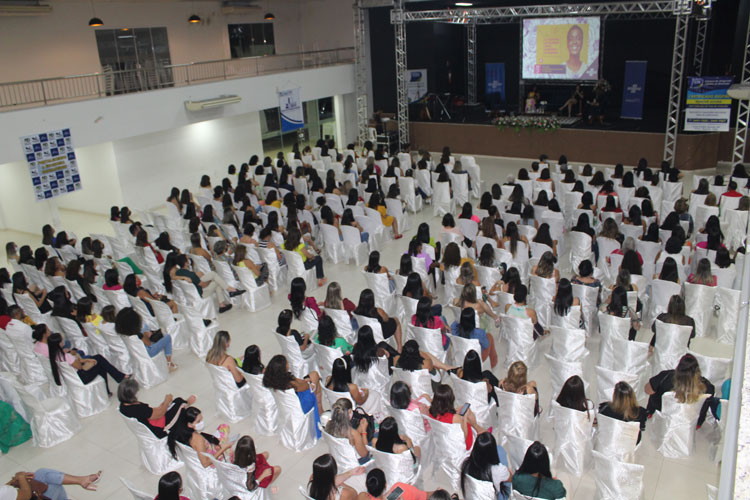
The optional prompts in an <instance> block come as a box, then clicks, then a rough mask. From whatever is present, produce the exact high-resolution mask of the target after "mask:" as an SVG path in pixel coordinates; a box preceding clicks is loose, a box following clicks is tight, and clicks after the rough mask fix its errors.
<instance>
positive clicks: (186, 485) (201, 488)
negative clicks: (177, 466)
mask: <svg viewBox="0 0 750 500" xmlns="http://www.w3.org/2000/svg"><path fill="white" fill-rule="evenodd" d="M175 447H176V451H175V454H176V455H177V459H178V460H179V461H180V462H182V463H184V464H185V474H182V489H183V493H184V494H185V496H187V497H188V498H190V499H196V500H213V499H214V498H217V497H219V496H220V495H221V485H220V484H219V476H218V474H217V473H216V469H215V468H213V467H203V465H202V464H201V462H200V460H199V459H198V453H197V452H196V451H195V450H194V449H193V448H191V447H190V446H185V445H184V444H182V443H179V442H178V443H175Z"/></svg>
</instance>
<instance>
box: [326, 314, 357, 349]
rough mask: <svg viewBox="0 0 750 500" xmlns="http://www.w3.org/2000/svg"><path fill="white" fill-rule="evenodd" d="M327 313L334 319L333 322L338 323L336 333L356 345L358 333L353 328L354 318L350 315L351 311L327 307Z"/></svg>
mask: <svg viewBox="0 0 750 500" xmlns="http://www.w3.org/2000/svg"><path fill="white" fill-rule="evenodd" d="M325 314H326V316H329V317H330V318H331V319H332V320H333V323H334V324H335V325H336V333H337V334H338V335H339V337H343V338H344V340H346V341H347V342H349V343H350V344H351V345H354V343H355V342H356V341H357V333H356V332H355V331H354V329H353V328H352V320H351V318H350V317H349V313H348V312H346V311H345V310H344V309H331V308H325Z"/></svg>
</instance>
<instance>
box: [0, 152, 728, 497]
mask: <svg viewBox="0 0 750 500" xmlns="http://www.w3.org/2000/svg"><path fill="white" fill-rule="evenodd" d="M477 163H478V164H479V165H480V166H481V167H482V176H483V178H484V180H485V182H486V183H487V188H489V186H490V185H491V184H492V183H493V182H504V181H505V178H506V176H507V174H509V173H513V172H515V171H516V170H517V169H518V168H520V167H526V166H527V165H528V164H529V161H528V160H518V159H507V158H494V157H493V158H487V157H477ZM691 177H692V176H691V175H690V174H688V175H687V176H686V179H685V183H686V185H687V186H691V185H692V184H691V183H692V180H691ZM430 214H431V210H430V209H429V207H428V209H427V210H424V211H423V212H421V213H420V214H418V215H417V216H415V217H412V230H411V231H408V232H406V238H404V239H402V240H399V241H396V242H392V243H390V244H388V245H386V246H385V248H384V249H383V251H382V252H381V253H382V255H383V256H382V262H383V263H384V264H385V265H387V266H388V267H389V268H391V269H393V268H396V267H397V264H398V258H399V256H400V254H401V253H402V252H404V251H405V250H406V246H407V242H408V241H409V238H410V237H411V236H412V235H413V234H414V232H415V229H416V227H417V225H418V223H420V222H423V221H426V222H428V223H430V226H431V228H432V231H433V232H434V233H435V234H436V231H437V230H438V229H439V219H437V218H433V217H431V215H430ZM61 218H62V221H63V226H64V227H66V228H68V229H70V230H73V231H74V232H76V233H77V234H78V235H79V237H82V236H83V235H86V234H88V233H92V232H93V233H105V234H112V229H111V227H110V226H109V224H108V222H107V220H106V218H105V217H103V216H96V215H91V214H85V213H81V212H71V211H62V212H61ZM40 230H41V228H29V233H19V232H10V231H2V232H0V242H2V243H3V245H0V252H4V243H5V242H7V241H9V240H13V241H16V242H17V243H18V244H19V246H20V245H22V244H31V245H32V246H33V247H36V246H38V245H39V242H40V237H39V236H37V235H38V234H39V232H40ZM2 257H3V258H2V259H0V262H4V253H3V254H2ZM325 269H326V275H327V277H328V279H329V281H338V282H339V283H341V284H342V286H343V289H344V292H345V295H346V296H347V297H349V298H350V299H353V300H355V301H356V300H357V298H358V297H359V292H360V290H361V289H362V288H364V286H365V282H364V278H363V276H362V275H361V272H360V269H357V268H355V266H354V265H343V264H342V265H336V266H334V265H329V264H326V266H325ZM324 292H325V290H324V289H318V290H315V291H314V292H312V295H313V296H315V297H316V298H317V299H319V300H322V299H323V294H324ZM287 304H288V303H287V300H286V297H285V294H282V293H278V294H276V296H275V297H274V298H273V304H272V306H271V307H270V308H268V309H266V310H264V311H262V312H259V313H255V314H253V313H248V312H245V311H241V310H237V309H234V310H232V311H230V312H228V313H226V314H224V315H222V316H221V317H220V324H221V327H222V329H225V330H228V331H229V332H230V333H231V335H232V346H231V351H232V353H233V354H234V355H240V354H241V353H242V352H243V351H244V348H245V347H246V346H247V345H249V344H253V343H254V344H257V345H258V346H260V348H261V350H262V351H263V359H264V360H266V361H267V360H268V359H270V357H271V356H272V355H274V354H276V353H279V352H280V349H279V346H278V345H277V343H276V341H275V340H274V339H273V337H272V336H271V335H270V333H271V331H272V330H273V329H274V328H275V325H276V316H277V314H278V312H279V310H281V309H282V308H284V307H286V306H287ZM494 333H495V334H496V331H495V332H494ZM649 335H650V334H649V333H647V332H645V331H642V332H640V334H639V340H648V338H649ZM694 346H695V349H696V350H699V351H701V352H706V353H707V354H708V353H711V352H716V350H717V349H719V348H718V347H717V346H716V345H715V343H713V342H710V341H700V340H699V341H696V343H695V344H694ZM587 347H588V348H589V350H590V351H591V352H592V353H597V352H598V338H597V337H596V336H595V337H592V338H591V339H590V340H589V341H588V342H587ZM498 349H499V351H500V359H502V358H503V356H504V346H503V345H502V342H499V343H498ZM594 357H596V356H594V355H592V356H590V357H589V359H588V360H587V362H586V364H585V375H586V378H587V380H588V381H589V383H590V387H591V389H590V393H591V394H594V391H595V384H596V377H595V376H594V370H593V367H594V365H595V364H596V363H595V360H594V359H592V358H594ZM175 361H176V362H177V363H178V364H179V365H180V368H179V370H178V371H177V372H175V373H173V374H172V375H171V376H170V379H169V381H168V382H167V383H164V384H162V385H160V386H158V387H156V388H154V389H151V390H143V391H142V393H141V394H140V397H141V399H142V400H143V401H146V402H149V403H151V404H158V403H159V402H160V401H161V399H162V398H163V397H164V394H166V393H172V394H174V395H175V396H182V397H185V398H186V397H187V396H189V395H190V394H195V395H196V396H198V401H197V403H196V406H198V407H199V408H201V410H202V411H203V414H204V415H205V418H206V420H207V428H208V429H210V428H215V426H216V425H218V424H220V423H222V422H221V421H220V419H219V418H218V417H217V414H216V409H215V404H214V400H213V390H212V385H211V381H210V379H209V377H208V374H207V372H206V369H205V367H204V366H203V361H202V360H199V359H197V358H196V357H195V356H194V355H193V354H192V352H190V351H181V352H177V353H176V354H175ZM496 374H497V375H498V376H499V377H501V378H502V377H503V374H501V373H499V370H496ZM531 378H533V379H534V380H536V381H537V384H538V386H539V392H540V394H541V404H542V406H543V407H545V408H548V407H549V401H550V398H551V397H552V395H551V394H550V380H549V372H548V369H547V366H546V365H545V364H544V363H542V364H541V365H540V366H539V367H538V368H536V369H535V370H533V371H532V372H531ZM83 426H84V429H83V431H82V432H80V433H79V434H78V435H76V436H75V437H74V438H73V439H71V440H69V441H67V442H65V443H63V444H61V445H58V446H56V447H54V448H52V449H48V450H42V449H39V448H34V447H33V446H31V443H30V442H28V443H25V444H23V445H21V446H18V447H16V448H13V449H11V451H10V452H9V453H8V454H7V455H4V456H0V477H7V476H10V475H11V474H12V473H14V472H15V471H18V470H34V469H36V468H39V467H51V468H56V469H61V470H64V471H66V472H69V473H72V474H85V473H92V472H95V471H97V470H100V469H101V470H103V471H104V475H103V478H102V480H101V483H100V485H99V490H98V491H97V492H95V493H92V492H87V491H83V490H81V489H79V488H76V489H74V488H69V494H70V495H71V497H72V498H76V499H94V498H97V499H98V498H113V499H127V498H130V496H129V493H128V492H127V490H126V489H125V488H124V487H123V486H122V483H121V482H120V481H119V479H118V478H119V477H123V478H126V479H128V480H130V481H132V482H133V483H134V484H135V485H136V486H138V487H139V488H140V489H142V490H143V491H146V492H151V493H154V494H155V492H156V486H157V482H158V477H157V476H153V475H151V474H150V473H148V472H147V471H146V470H145V469H144V468H143V467H142V466H141V464H140V459H139V454H138V448H137V446H136V442H135V439H134V438H133V436H132V435H131V434H130V432H129V431H128V430H127V429H126V427H125V425H124V423H123V422H122V420H121V418H120V416H119V415H118V412H117V407H116V404H115V401H113V402H112V404H111V405H110V408H109V409H108V410H107V411H105V412H104V413H102V414H100V415H97V416H94V417H90V418H87V419H84V420H83ZM650 432H651V429H647V431H646V433H645V435H644V439H643V442H642V444H641V446H640V448H639V450H638V452H637V453H636V461H637V462H638V463H640V464H643V465H645V466H646V475H645V496H644V498H645V499H646V500H660V499H665V500H666V499H669V500H672V499H682V498H703V497H704V495H705V493H704V492H705V485H706V483H709V484H714V485H716V484H718V477H719V467H717V466H716V465H714V464H713V463H711V462H710V461H709V459H708V445H707V441H706V438H705V436H704V435H703V434H702V433H701V432H698V437H697V445H696V450H695V453H694V455H693V456H692V457H691V458H689V459H685V460H673V459H665V458H663V457H662V456H661V455H660V454H659V453H658V452H657V451H656V450H655V448H654V446H653V444H652V442H651V435H650ZM232 433H233V434H234V433H240V434H251V435H252V429H251V428H250V425H249V423H247V422H246V421H245V422H240V423H238V424H235V425H233V426H232ZM254 437H255V439H256V446H257V447H258V450H259V451H260V450H264V451H265V450H267V451H270V453H271V456H270V462H271V463H272V464H274V465H280V466H281V467H282V468H283V473H282V476H281V478H280V480H278V481H277V482H276V486H277V487H278V492H277V493H276V494H275V495H273V498H279V499H287V498H300V495H299V493H298V491H297V488H298V486H299V485H301V484H304V483H306V481H307V479H308V477H309V475H310V473H311V470H312V467H311V464H312V461H313V460H314V459H315V458H316V457H317V456H319V455H321V454H323V453H326V452H327V449H326V446H325V445H324V444H323V443H322V442H321V443H319V444H318V445H316V446H315V447H314V448H313V449H311V450H308V451H307V452H305V453H294V452H291V451H289V450H287V449H285V448H283V447H282V446H281V445H280V442H279V440H278V439H274V438H267V437H262V436H257V437H256V436H254ZM541 440H542V441H543V442H544V443H546V444H547V445H548V446H553V445H554V436H553V433H552V427H551V425H550V423H549V422H548V421H547V420H546V419H545V420H544V421H543V423H542V426H541ZM553 472H554V471H553ZM557 476H558V477H559V478H560V479H561V480H562V481H563V482H564V484H565V487H566V488H567V490H568V498H569V499H582V500H589V499H591V498H593V497H594V491H595V484H594V478H593V475H592V474H591V473H586V474H584V476H583V477H581V478H575V477H571V476H569V475H567V474H565V473H558V474H557ZM446 485H447V480H446V478H445V477H443V476H442V475H440V476H438V477H435V478H433V477H430V476H429V475H428V476H426V477H425V487H426V488H427V489H434V488H435V487H437V486H443V487H445V486H446Z"/></svg>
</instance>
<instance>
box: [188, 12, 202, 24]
mask: <svg viewBox="0 0 750 500" xmlns="http://www.w3.org/2000/svg"><path fill="white" fill-rule="evenodd" d="M188 22H189V23H190V24H198V23H199V22H201V18H200V16H197V15H196V14H193V15H192V16H190V17H188Z"/></svg>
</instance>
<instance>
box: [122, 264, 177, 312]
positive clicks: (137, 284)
mask: <svg viewBox="0 0 750 500" xmlns="http://www.w3.org/2000/svg"><path fill="white" fill-rule="evenodd" d="M122 288H123V290H125V293H127V294H128V295H130V296H131V297H138V298H139V299H141V300H143V303H144V304H145V305H146V308H147V309H148V310H149V312H150V313H151V314H154V310H153V307H152V306H151V304H150V303H149V302H148V301H149V300H158V301H160V302H164V303H165V304H167V306H169V309H170V310H171V311H172V312H173V313H175V314H177V312H178V309H177V303H175V301H174V300H172V299H170V298H169V297H167V296H166V295H162V294H160V293H152V292H150V291H149V290H146V289H145V288H143V286H142V282H141V279H140V278H139V277H138V276H136V275H135V274H128V275H127V276H125V281H124V282H123V284H122ZM147 299H148V300H147Z"/></svg>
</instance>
